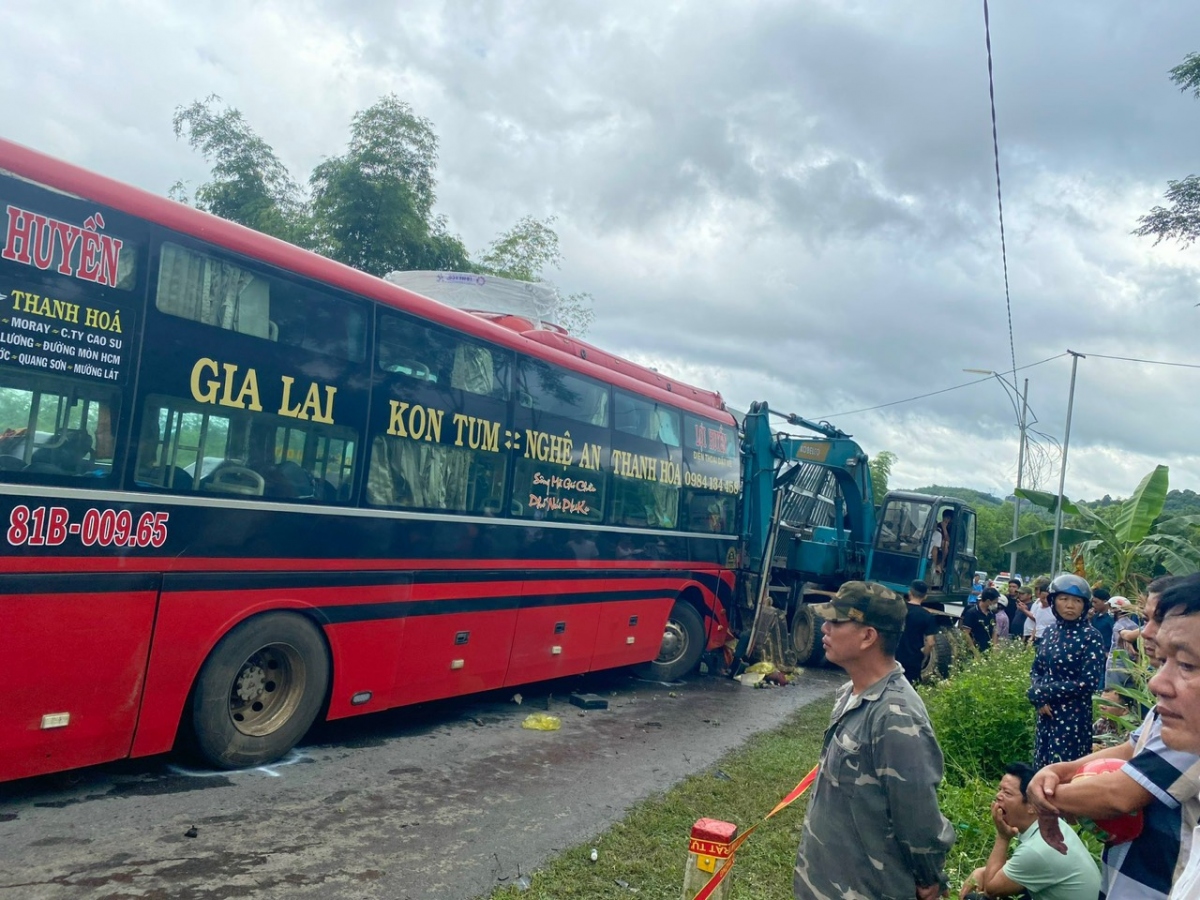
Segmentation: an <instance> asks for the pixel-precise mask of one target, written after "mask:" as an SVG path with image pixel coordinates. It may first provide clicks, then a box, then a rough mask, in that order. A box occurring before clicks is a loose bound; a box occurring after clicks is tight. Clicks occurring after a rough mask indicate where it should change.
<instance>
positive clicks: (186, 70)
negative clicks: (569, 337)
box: [0, 0, 1200, 496]
mask: <svg viewBox="0 0 1200 900" xmlns="http://www.w3.org/2000/svg"><path fill="white" fill-rule="evenodd" d="M96 6H97V4H86V3H83V2H82V0H72V2H66V3H64V4H61V7H62V8H61V9H60V11H59V13H60V14H59V15H57V16H56V17H47V16H44V15H40V14H37V13H36V11H35V10H33V9H32V8H28V9H21V8H18V7H19V5H17V6H13V5H11V4H10V5H9V7H5V8H4V9H2V10H0V78H2V79H3V80H4V83H5V84H7V85H19V86H20V89H10V90H9V91H6V93H5V95H4V96H3V97H2V98H0V113H2V120H3V121H4V123H5V126H4V131H5V136H7V137H10V138H13V139H16V140H19V141H22V142H24V143H27V144H30V145H33V146H36V147H38V148H39V149H43V150H46V151H48V152H51V153H54V154H56V155H59V156H62V157H64V158H67V159H69V160H71V161H73V162H77V163H81V164H83V165H86V166H88V167H90V168H93V169H96V170H98V171H101V172H104V173H105V174H109V175H113V176H115V177H119V178H122V179H124V180H127V181H131V182H133V183H136V184H138V185H140V186H142V187H146V188H148V189H150V190H154V191H158V192H163V191H165V190H166V188H167V187H168V186H169V185H170V184H171V183H172V182H174V181H175V180H176V179H177V178H180V177H183V178H187V179H190V180H191V181H192V182H193V184H195V183H198V182H200V181H202V180H203V179H204V177H205V166H204V164H203V162H202V160H199V159H198V158H197V157H196V156H195V155H194V154H192V153H191V152H190V151H189V150H188V149H187V147H186V146H184V145H182V144H180V143H179V142H177V141H176V140H175V139H174V137H173V135H172V134H171V131H170V116H171V112H172V110H173V109H174V107H175V106H176V105H178V104H182V103H187V102H190V101H191V100H193V99H196V98H200V97H203V96H206V95H207V94H209V93H213V92H215V93H218V94H221V95H222V96H223V97H224V98H225V99H226V100H227V101H228V102H229V103H231V104H233V105H234V106H237V107H238V108H240V109H241V110H242V111H243V112H244V113H245V115H246V116H247V118H248V120H249V121H250V122H251V123H252V124H253V125H254V127H255V128H256V129H257V130H258V131H259V132H260V133H261V134H262V135H263V136H264V137H265V138H266V139H267V140H268V141H269V142H270V143H271V144H272V145H273V146H274V147H275V148H276V150H277V151H278V152H279V154H280V156H281V157H282V158H283V159H284V161H285V162H286V163H287V165H288V166H289V167H290V168H291V169H292V171H293V173H294V174H295V175H296V176H297V177H298V179H300V180H303V179H304V178H305V177H306V176H307V173H308V172H309V171H310V170H311V167H312V166H313V165H314V164H315V163H316V162H318V161H319V160H320V159H321V158H322V157H325V156H330V155H333V154H336V153H339V152H341V150H342V149H343V146H344V142H345V138H346V133H347V126H348V124H349V121H350V118H351V116H352V115H353V113H354V111H355V110H357V109H361V108H362V107H364V106H366V105H367V104H369V103H370V102H372V100H374V99H375V98H376V97H377V96H379V95H380V94H382V93H385V92H388V91H394V92H396V93H397V94H399V95H400V96H401V97H402V98H403V99H405V100H407V101H409V102H410V103H412V104H413V106H414V108H415V109H416V110H417V111H418V112H419V113H421V114H423V115H426V116H428V117H430V118H431V119H432V120H433V121H434V123H435V126H436V129H437V131H438V133H439V135H440V137H441V170H440V177H441V184H440V189H439V198H440V201H439V209H440V210H441V211H442V212H444V213H445V214H446V215H447V216H448V218H449V220H450V223H451V227H452V228H453V229H454V230H456V231H458V232H459V233H461V234H462V236H463V237H464V239H465V240H466V241H467V243H468V245H469V246H472V247H476V248H480V247H483V246H484V245H486V243H487V241H488V240H490V239H491V238H492V237H493V236H494V235H495V234H496V233H497V232H499V231H500V230H501V229H503V228H506V227H507V226H508V225H510V224H511V223H512V222H514V221H515V220H516V219H518V218H520V217H521V216H522V215H526V214H533V215H537V216H544V215H549V214H555V215H557V216H558V217H559V218H558V223H559V230H560V234H561V236H562V241H563V249H564V253H565V256H566V264H565V266H564V268H563V270H562V271H561V272H560V273H556V279H557V280H558V281H559V283H560V285H561V286H562V287H563V288H565V289H566V290H569V291H573V290H588V291H590V292H591V293H593V294H594V295H595V297H596V298H597V313H598V316H597V321H596V325H595V328H594V331H593V334H592V336H591V337H592V339H594V340H595V341H596V342H597V343H599V344H602V345H604V346H606V347H608V348H611V349H613V350H615V351H617V352H623V353H626V354H629V355H631V356H633V357H635V358H637V359H639V360H640V361H645V362H653V363H654V364H656V365H659V366H660V367H661V368H663V369H664V370H666V371H671V372H674V373H676V374H679V375H680V376H681V377H686V378H689V379H691V380H693V381H695V382H697V383H701V384H703V385H705V386H706V387H712V388H717V389H719V390H721V391H722V392H723V393H724V394H725V395H726V396H727V397H728V398H729V399H730V401H731V402H733V403H735V404H740V405H745V404H746V403H748V402H749V401H751V400H755V399H762V398H767V399H769V400H771V402H772V403H773V405H775V406H777V407H779V408H782V409H787V410H789V411H795V412H799V413H801V414H805V415H811V416H816V415H823V414H831V413H836V412H845V411H848V410H854V409H858V408H861V407H867V406H875V405H878V404H882V403H888V402H890V401H893V400H898V399H902V398H905V397H911V396H915V395H918V394H923V393H926V392H929V391H931V390H936V389H939V388H942V387H945V386H948V385H953V384H956V383H960V382H962V381H966V380H970V378H971V376H966V375H963V373H962V372H961V370H962V369H963V368H985V369H999V370H1007V369H1008V368H1010V367H1011V362H1010V357H1009V340H1008V316H1007V313H1006V310H1005V301H1004V284H1003V276H1002V272H1001V260H1000V249H999V233H998V225H997V221H996V209H995V182H994V172H993V168H992V166H993V161H992V145H991V122H990V114H989V110H988V100H987V70H986V61H985V57H984V46H983V23H982V20H981V15H980V11H979V9H978V7H976V6H971V5H964V4H960V3H957V2H951V0H940V2H934V3H929V2H916V0H907V2H895V3H888V4H879V3H833V2H810V3H806V4H781V3H776V2H768V0H763V2H757V3H745V2H737V3H735V2H732V0H727V2H713V3H706V4H702V5H697V4H647V3H644V2H642V3H633V2H630V0H618V2H613V3H609V4H603V5H596V4H562V3H558V2H553V0H523V2H522V0H509V2H500V0H497V2H483V0H478V2H472V3H458V2H454V3H451V2H444V0H441V2H439V0H410V2H406V3H404V4H396V3H393V2H382V0H367V2H363V0H354V2H350V0H340V2H333V0H330V2H318V0H304V2H288V3H284V2H282V0H275V2H264V3H258V4H253V5H250V6H247V5H245V4H241V3H235V2H233V0H220V2H217V3H213V4H205V5H203V6H202V7H201V6H197V5H195V4H185V3H182V2H175V3H171V2H160V3H158V4H153V3H151V4H145V3H133V2H126V3H113V4H105V5H104V9H103V10H100V9H96ZM1193 19H1194V14H1193V12H1192V11H1191V10H1190V9H1189V8H1188V7H1187V5H1186V4H1166V3H1150V4H1138V5H1130V4H1124V3H1119V2H1117V0H1105V2H1100V3H1093V2H1088V3H1084V2H1083V0H1074V2H1061V3H1055V4H1049V5H1047V4H1033V3H1023V4H1003V5H997V8H995V9H993V22H992V25H993V44H994V50H995V73H996V101H997V115H998V119H999V128H1000V149H1001V166H1002V174H1003V177H1004V190H1005V214H1006V222H1005V224H1006V229H1007V239H1008V262H1009V284H1010V289H1011V295H1012V319H1013V327H1014V333H1015V343H1016V354H1017V361H1018V364H1022V365H1023V364H1027V363H1030V362H1033V361H1036V360H1038V359H1042V358H1044V357H1048V356H1052V355H1054V354H1059V353H1062V352H1063V351H1064V350H1065V349H1066V348H1068V347H1070V348H1072V349H1076V350H1083V351H1091V352H1093V353H1107V354H1111V355H1121V356H1137V357H1147V358H1156V359H1172V360H1182V361H1187V360H1190V359H1192V358H1194V356H1193V350H1192V347H1193V345H1194V339H1193V337H1194V335H1195V333H1196V329H1197V326H1198V325H1200V318H1198V317H1200V310H1197V309H1196V308H1195V307H1194V304H1195V303H1196V302H1197V300H1200V297H1197V296H1196V295H1197V293H1198V290H1197V287H1198V283H1200V255H1198V254H1200V251H1197V250H1191V251H1185V252H1179V251H1178V250H1176V249H1175V248H1173V247H1166V246H1163V247H1158V248H1153V247H1151V245H1150V243H1149V242H1148V241H1145V240H1141V239H1138V238H1135V237H1132V236H1131V235H1130V234H1129V232H1130V230H1131V229H1132V228H1133V227H1134V225H1135V222H1136V218H1137V216H1138V215H1139V214H1140V213H1142V212H1144V211H1145V210H1146V209H1148V208H1149V206H1150V205H1152V204H1153V203H1154V202H1156V199H1157V198H1158V197H1159V196H1160V194H1161V191H1162V190H1163V188H1164V187H1165V182H1166V180H1167V179H1168V178H1177V177H1181V176H1183V175H1186V174H1188V173H1189V172H1190V171H1191V167H1192V165H1193V164H1194V160H1193V154H1194V147H1195V146H1196V144H1197V140H1198V139H1200V104H1198V103H1197V102H1196V101H1194V100H1192V99H1190V98H1188V97H1182V96H1180V95H1179V93H1178V92H1177V91H1176V90H1175V89H1174V87H1173V86H1172V85H1171V84H1170V83H1169V82H1168V80H1167V77H1166V72H1167V70H1168V69H1169V68H1170V67H1171V66H1173V65H1175V64H1177V63H1178V62H1179V61H1180V60H1181V59H1182V58H1183V56H1184V55H1185V54H1186V53H1188V52H1190V51H1192V50H1197V49H1200V47H1197V46H1194V45H1192V44H1191V43H1189V42H1190V41H1191V40H1192V36H1193V35H1194V28H1193V27H1192V26H1193V24H1194V22H1193ZM48 61H52V63H53V64H48ZM1025 374H1028V377H1029V378H1030V380H1031V387H1030V396H1031V402H1032V404H1033V406H1034V408H1035V409H1036V410H1037V413H1038V415H1039V416H1041V421H1042V427H1044V428H1045V429H1046V430H1048V431H1051V432H1053V433H1060V432H1061V429H1062V421H1063V418H1064V417H1065V404H1066V388H1067V374H1068V366H1067V364H1066V362H1065V361H1055V362H1053V363H1049V364H1047V365H1045V366H1040V367H1038V368H1036V369H1032V370H1029V372H1028V373H1018V376H1017V377H1018V379H1020V378H1023V377H1024V376H1025ZM1196 374H1200V373H1196V372H1195V371H1194V370H1187V369H1163V368H1153V367H1146V366H1141V365H1136V364H1132V363H1117V362H1112V361H1104V360H1099V359H1089V360H1086V361H1084V362H1082V363H1081V365H1080V383H1079V386H1078V392H1077V394H1078V395H1077V401H1076V412H1075V425H1074V430H1073V434H1072V452H1071V455H1072V460H1073V463H1072V466H1071V473H1070V479H1069V481H1068V492H1069V493H1072V494H1074V495H1083V496H1092V495H1099V494H1103V493H1106V492H1107V493H1113V494H1119V493H1121V492H1127V491H1128V490H1130V489H1132V487H1133V486H1134V484H1136V481H1137V478H1139V477H1140V475H1141V474H1143V473H1144V472H1145V471H1146V470H1148V469H1149V468H1150V467H1151V466H1152V465H1153V464H1154V463H1156V462H1159V461H1165V462H1169V463H1171V464H1172V466H1173V467H1174V470H1175V471H1174V474H1175V483H1176V485H1177V486H1187V480H1188V479H1191V481H1190V485H1191V486H1193V487H1195V485H1196V483H1197V481H1198V480H1200V464H1198V463H1197V460H1196V456H1195V455H1194V454H1193V453H1192V451H1191V448H1192V447H1194V446H1196V445H1197V441H1198V440H1200V424H1196V423H1194V422H1193V421H1192V419H1193V417H1191V416H1190V415H1188V413H1187V411H1188V410H1190V407H1191V400H1190V398H1191V396H1192V394H1193V393H1194V390H1193V388H1194V386H1195V378H1196ZM838 424H841V425H843V426H844V427H846V428H847V429H848V430H851V431H854V432H856V434H857V435H858V436H859V437H860V438H861V439H862V441H863V443H864V446H866V447H867V449H868V450H869V451H870V452H877V451H878V450H881V449H885V448H887V449H892V450H894V451H895V452H897V453H898V454H899V456H900V462H899V464H898V466H897V470H896V473H897V475H896V477H897V479H899V481H900V483H909V484H917V483H927V482H929V481H938V482H941V483H947V482H957V483H966V484H972V485H975V486H979V487H983V488H987V489H992V490H997V491H1003V490H1006V489H1007V488H1006V487H1005V486H1006V485H1007V484H1008V483H1009V482H1011V479H1012V475H1013V471H1012V470H1013V466H1014V463H1013V459H1012V457H1013V455H1014V454H1015V429H1014V428H1013V425H1012V411H1011V406H1010V405H1009V402H1008V400H1007V399H1005V397H1004V394H1003V392H1002V391H1001V390H1000V388H999V387H998V386H997V385H994V384H984V385H979V386H975V387H971V388H966V389H963V390H959V391H954V392H951V393H948V394H943V395H940V396H937V397H933V398H929V399H928V400H923V401H920V402H918V403H914V404H908V405H900V406H893V407H889V408H887V409H885V410H881V411H878V412H874V413H865V414H855V415H850V416H846V417H844V418H842V419H839V420H838Z"/></svg>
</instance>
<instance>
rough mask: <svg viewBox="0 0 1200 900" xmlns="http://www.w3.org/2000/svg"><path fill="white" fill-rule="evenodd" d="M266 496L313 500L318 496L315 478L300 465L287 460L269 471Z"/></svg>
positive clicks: (265, 490)
mask: <svg viewBox="0 0 1200 900" xmlns="http://www.w3.org/2000/svg"><path fill="white" fill-rule="evenodd" d="M264 481H265V489H264V491H263V493H264V495H265V496H267V497H281V498H284V499H288V500H303V499H310V500H311V499H312V498H313V497H315V496H316V484H315V482H314V481H313V477H312V476H311V475H309V474H308V472H306V471H305V470H304V467H303V466H301V465H300V464H299V463H294V462H292V461H291V460H290V459H285V460H284V461H283V462H281V463H279V465H276V466H272V467H271V468H269V469H268V470H267V474H266V478H265V479H264Z"/></svg>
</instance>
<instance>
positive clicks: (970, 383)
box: [817, 353, 1067, 419]
mask: <svg viewBox="0 0 1200 900" xmlns="http://www.w3.org/2000/svg"><path fill="white" fill-rule="evenodd" d="M1066 355H1067V354H1066V353H1058V354H1055V355H1054V356H1047V357H1046V358H1045V359H1039V360H1038V361H1037V362H1035V363H1030V364H1029V365H1027V366H1018V367H1017V370H1016V371H1018V372H1021V371H1024V370H1025V369H1032V368H1033V367H1034V366H1040V365H1044V364H1045V363H1048V362H1051V361H1053V360H1056V359H1062V358H1063V357H1064V356H1066ZM992 378H993V376H991V375H988V376H987V377H986V378H976V379H975V380H974V381H964V382H963V383H962V384H955V385H951V386H950V387H947V388H942V389H941V390H938V391H930V392H929V393H927V394H918V395H917V396H915V397H906V398H904V399H903V400H892V401H891V402H889V403H880V404H879V405H878V406H864V407H863V408H862V409H849V410H846V411H845V412H838V413H830V414H828V415H824V416H818V417H817V418H818V419H836V418H838V417H839V416H853V415H856V414H857V413H865V412H872V411H874V410H877V409H886V408H887V407H889V406H899V405H900V404H901V403H912V402H913V401H915V400H924V399H925V398H926V397H936V396H937V395H938V394H948V393H950V391H958V390H962V389H963V388H968V387H973V386H974V385H977V384H983V383H984V382H987V381H991V380H992Z"/></svg>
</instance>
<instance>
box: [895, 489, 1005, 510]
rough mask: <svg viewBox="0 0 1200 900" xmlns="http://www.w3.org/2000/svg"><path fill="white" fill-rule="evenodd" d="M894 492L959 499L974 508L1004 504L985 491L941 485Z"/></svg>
mask: <svg viewBox="0 0 1200 900" xmlns="http://www.w3.org/2000/svg"><path fill="white" fill-rule="evenodd" d="M893 490H905V491H914V492H915V493H918V494H933V495H935V496H938V497H957V498H958V499H959V500H962V501H964V502H966V503H970V504H971V505H972V506H974V507H980V506H1000V505H1001V504H1002V503H1003V502H1004V500H1002V499H1001V498H1000V497H997V496H995V495H993V494H985V493H984V492H983V491H976V490H972V489H971V488H962V487H946V486H945V485H941V484H934V485H930V486H929V487H919V488H893Z"/></svg>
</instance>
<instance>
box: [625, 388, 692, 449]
mask: <svg viewBox="0 0 1200 900" xmlns="http://www.w3.org/2000/svg"><path fill="white" fill-rule="evenodd" d="M613 425H614V426H615V427H616V429H617V430H618V431H623V432H625V433H626V434H632V435H636V436H637V437H641V438H646V439H647V440H651V441H658V442H660V443H663V444H666V445H667V446H668V447H678V446H679V428H680V416H679V413H678V412H677V411H676V410H673V409H671V408H670V407H668V406H663V405H662V404H660V403H654V402H652V401H650V400H644V399H642V398H641V397H634V396H632V395H630V394H625V393H622V392H621V391H614V392H613Z"/></svg>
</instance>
